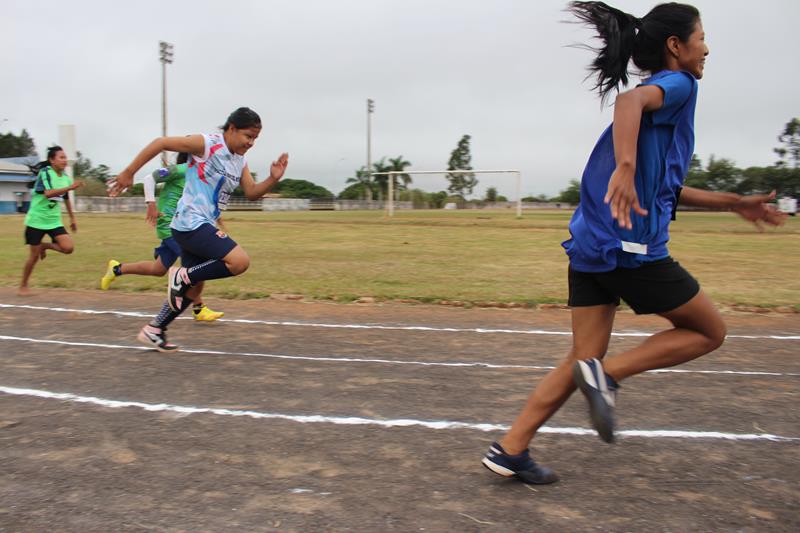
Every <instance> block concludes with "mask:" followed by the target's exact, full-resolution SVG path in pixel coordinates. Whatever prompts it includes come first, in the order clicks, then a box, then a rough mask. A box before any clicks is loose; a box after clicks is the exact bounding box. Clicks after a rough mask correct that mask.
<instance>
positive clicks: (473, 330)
mask: <svg viewBox="0 0 800 533" xmlns="http://www.w3.org/2000/svg"><path fill="white" fill-rule="evenodd" d="M2 308H6V309H31V310H34V311H54V312H60V313H83V314H88V315H117V316H129V317H136V318H152V317H153V316H154V313H141V312H138V311H114V310H110V311H109V310H97V309H69V308H66V307H44V306H38V305H15V304H4V303H0V309H2ZM178 320H194V319H193V318H192V317H179V318H178ZM217 322H231V323H234V324H263V325H266V326H289V327H306V328H329V329H376V330H391V331H430V332H445V333H504V334H514V335H555V336H570V335H572V332H570V331H550V330H544V329H493V328H443V327H442V328H439V327H433V326H400V325H385V324H325V323H314V322H292V321H279V320H249V319H245V318H220V319H218V320H217ZM653 333H655V332H647V331H628V332H613V333H611V335H612V336H613V337H649V336H651V335H653ZM726 338H728V339H771V340H781V341H786V340H788V341H796V340H800V335H728V336H727V337H726Z"/></svg>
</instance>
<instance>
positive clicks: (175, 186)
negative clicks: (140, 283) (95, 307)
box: [100, 154, 225, 322]
mask: <svg viewBox="0 0 800 533" xmlns="http://www.w3.org/2000/svg"><path fill="white" fill-rule="evenodd" d="M185 161H186V156H185V154H179V155H178V163H177V164H175V165H172V166H169V167H166V168H160V169H158V170H156V171H155V172H153V173H152V175H148V176H146V177H145V178H144V180H143V181H144V188H145V202H146V203H147V216H146V219H147V221H148V222H149V223H150V224H152V225H154V226H155V228H156V236H157V237H158V238H159V239H161V244H160V245H159V246H158V247H157V248H156V249H155V250H153V257H154V259H153V261H140V262H138V263H120V262H119V261H117V260H115V259H111V260H110V261H109V262H108V267H107V268H106V273H105V275H104V276H103V277H102V278H101V279H100V288H101V289H103V290H108V288H109V287H110V286H111V283H112V282H113V281H114V280H115V279H116V278H117V277H118V276H121V275H122V274H138V275H140V276H159V277H160V276H163V275H164V274H166V273H167V269H169V267H171V266H172V265H173V264H174V263H175V261H176V260H177V259H178V258H179V257H180V255H181V249H180V247H179V246H178V244H177V243H176V242H175V240H174V239H173V238H172V230H171V229H170V227H169V225H170V223H171V222H172V217H173V216H175V209H176V207H177V206H178V200H180V199H181V196H182V195H183V187H184V184H185V181H186V166H187V165H186V163H185ZM157 183H163V185H164V186H163V188H162V189H161V193H160V194H159V195H158V201H157V202H156V200H155V186H156V184H157ZM193 314H194V318H195V320H199V321H206V322H208V321H213V320H216V319H218V318H221V317H222V316H223V315H224V314H225V313H222V312H218V311H212V310H211V309H209V308H208V307H207V306H206V305H205V304H204V303H203V300H202V298H201V297H200V296H198V298H197V299H196V300H195V302H194V309H193Z"/></svg>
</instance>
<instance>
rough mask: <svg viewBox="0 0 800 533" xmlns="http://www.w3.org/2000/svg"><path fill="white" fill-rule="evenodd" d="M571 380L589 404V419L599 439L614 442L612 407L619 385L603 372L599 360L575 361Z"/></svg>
mask: <svg viewBox="0 0 800 533" xmlns="http://www.w3.org/2000/svg"><path fill="white" fill-rule="evenodd" d="M572 379H573V380H574V381H575V385H577V386H578V388H579V389H581V392H582V393H583V395H584V396H586V400H587V401H588V402H589V418H590V420H591V421H592V426H594V429H596V430H597V433H598V434H599V435H600V438H601V439H603V440H604V441H605V442H614V405H615V404H616V400H617V390H618V389H619V385H617V382H616V381H614V378H612V377H611V376H609V375H608V374H606V373H605V372H604V371H603V365H602V364H601V363H600V360H599V359H587V360H585V361H577V362H576V363H575V365H574V366H573V367H572Z"/></svg>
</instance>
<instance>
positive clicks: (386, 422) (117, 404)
mask: <svg viewBox="0 0 800 533" xmlns="http://www.w3.org/2000/svg"><path fill="white" fill-rule="evenodd" d="M0 392H1V393H4V394H8V395H14V396H33V397H36V398H44V399H48V400H61V401H67V402H75V403H87V404H91V405H98V406H101V407H109V408H111V409H123V408H129V407H133V408H137V409H142V410H145V411H168V412H173V413H181V414H186V415H192V414H213V415H217V416H246V417H250V418H256V419H279V420H289V421H292V422H299V423H302V424H309V423H327V424H337V425H348V426H352V425H370V426H380V427H386V428H392V427H412V426H420V427H424V428H426V429H473V430H478V431H507V430H508V428H509V426H506V425H502V424H488V423H483V424H476V423H471V422H457V421H452V420H415V419H412V418H400V419H380V418H363V417H357V416H324V415H288V414H284V413H264V412H261V411H242V410H238V409H219V408H215V407H196V406H192V405H172V404H167V403H157V404H153V403H144V402H135V401H121V400H108V399H105V398H97V397H95V396H79V395H77V394H72V393H68V392H50V391H45V390H37V389H23V388H17V387H5V386H0ZM539 432H540V433H555V434H559V435H579V436H583V435H594V434H595V432H594V431H593V430H590V429H585V428H575V427H564V428H559V427H547V426H545V427H543V428H541V429H540V430H539ZM617 435H619V436H625V437H643V438H679V439H722V440H734V441H753V440H766V441H773V442H787V441H800V438H798V437H784V436H781V435H772V434H769V433H723V432H719V431H680V430H661V429H657V430H646V429H631V430H623V431H618V432H617Z"/></svg>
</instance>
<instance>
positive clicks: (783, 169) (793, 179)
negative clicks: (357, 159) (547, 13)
mask: <svg viewBox="0 0 800 533" xmlns="http://www.w3.org/2000/svg"><path fill="white" fill-rule="evenodd" d="M470 141H471V136H470V135H463V136H462V137H461V139H459V141H458V143H457V145H456V147H455V149H453V151H452V152H451V153H450V158H449V160H448V162H447V170H452V171H455V170H463V171H467V172H450V173H447V174H445V178H446V179H447V180H448V182H449V185H448V187H447V191H438V192H425V191H423V190H420V189H412V188H411V187H410V185H411V184H412V183H413V179H412V177H411V174H410V173H406V172H405V171H406V170H407V169H408V168H409V167H410V166H411V164H412V163H411V162H410V161H408V160H407V159H405V157H404V156H403V155H399V156H397V157H382V158H380V159H379V160H377V161H375V162H374V163H372V172H367V170H366V166H362V167H360V168H358V169H356V170H355V171H354V175H353V176H352V177H349V178H347V180H346V183H347V184H348V185H347V187H346V188H345V189H344V190H343V191H342V192H341V193H339V195H338V197H339V198H340V199H343V200H377V201H383V200H384V199H385V198H386V197H387V195H388V188H389V174H388V172H399V173H400V174H396V175H395V191H396V193H395V196H396V199H397V200H400V201H411V202H413V204H414V206H415V207H431V208H439V207H443V206H444V204H445V203H446V202H448V201H456V202H459V203H463V202H466V198H467V197H468V196H469V195H471V194H472V192H473V190H474V189H475V187H476V186H477V185H478V179H477V178H476V177H475V174H474V173H472V172H468V171H470V170H473V168H472V154H471V149H470ZM778 142H779V143H780V144H779V146H777V147H776V148H774V152H775V154H776V155H777V161H776V162H775V163H774V164H772V165H770V166H766V167H747V168H739V167H737V166H736V164H735V163H734V161H733V160H731V159H728V158H718V157H716V156H713V155H712V156H711V157H710V158H709V160H708V162H707V163H706V165H705V166H704V165H703V162H702V161H701V160H700V158H698V157H697V155H694V156H692V160H691V163H690V166H689V172H688V174H687V176H686V180H685V184H686V185H687V186H689V187H696V188H698V189H706V190H710V191H723V192H735V193H739V194H753V193H769V192H770V191H773V190H774V191H776V192H777V195H778V197H781V196H789V197H795V198H796V197H798V196H800V118H792V119H791V120H790V121H789V122H787V123H786V125H785V126H784V128H783V130H782V131H781V133H780V135H778ZM36 156H37V151H36V145H35V142H34V140H33V138H32V137H31V136H30V134H29V133H28V131H27V130H25V129H23V130H22V132H21V133H20V134H19V135H15V134H13V133H11V132H9V133H4V134H0V158H4V157H29V158H31V160H33V158H35V157H36ZM73 173H74V175H75V177H76V178H81V179H83V180H85V182H86V186H84V187H83V188H81V189H78V193H79V194H84V195H95V196H99V195H104V194H105V182H106V181H107V180H108V179H109V178H111V177H112V174H111V170H110V168H109V167H108V166H107V165H104V164H99V165H97V166H95V165H94V164H93V163H92V161H91V160H90V159H89V158H88V157H85V156H84V155H83V154H82V153H81V152H78V153H77V160H76V162H75V164H74V165H73ZM141 189H142V187H141V184H140V185H138V186H135V187H134V188H133V189H132V191H131V194H134V195H136V194H143V192H142V190H141ZM275 192H276V193H280V194H281V195H282V196H284V197H287V198H334V197H335V195H334V194H333V193H332V192H330V191H329V190H328V189H326V188H324V187H322V186H320V185H316V184H315V183H313V182H310V181H307V180H298V179H290V178H286V179H283V180H281V181H280V182H279V183H278V186H277V187H276V190H275ZM522 200H523V201H535V202H541V201H551V202H562V203H568V204H577V203H578V201H579V200H580V182H579V181H578V180H577V179H573V180H570V182H569V185H568V187H567V188H566V189H564V190H562V191H560V192H559V194H558V195H557V196H555V197H551V198H548V197H547V196H545V195H538V196H527V197H525V198H523V199H522ZM479 201H486V202H503V201H507V198H505V197H504V196H502V195H500V194H498V193H497V189H496V188H494V187H490V188H488V189H487V191H486V195H485V197H484V198H483V200H479Z"/></svg>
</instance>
